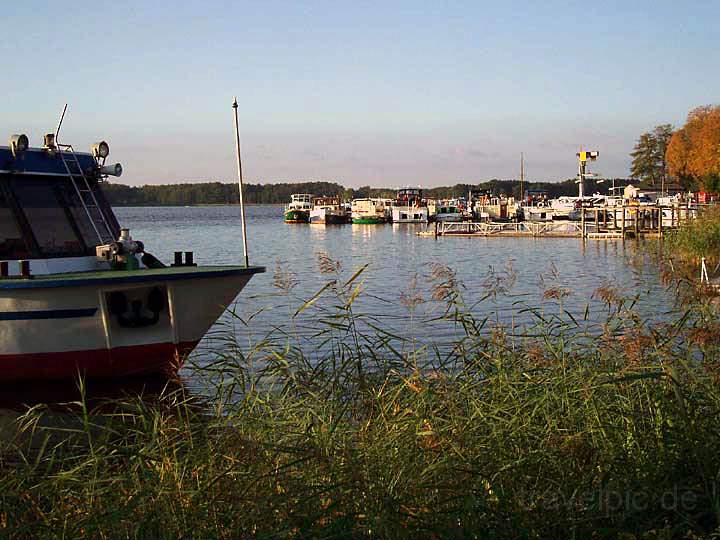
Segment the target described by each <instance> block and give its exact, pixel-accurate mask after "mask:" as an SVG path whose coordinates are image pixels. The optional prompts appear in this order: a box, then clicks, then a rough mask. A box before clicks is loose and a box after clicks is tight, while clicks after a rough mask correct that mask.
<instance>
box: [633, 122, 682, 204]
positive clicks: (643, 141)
mask: <svg viewBox="0 0 720 540" xmlns="http://www.w3.org/2000/svg"><path fill="white" fill-rule="evenodd" d="M672 134H673V127H672V126H671V125H670V124H662V125H659V126H656V127H655V129H653V131H651V132H646V133H643V134H642V135H640V138H639V139H638V141H637V143H636V144H635V148H634V150H633V151H632V152H631V153H630V156H631V157H632V158H633V159H632V165H631V167H630V175H631V176H632V177H633V178H638V179H640V180H641V181H643V182H645V183H647V184H650V185H652V186H657V185H658V184H660V185H661V188H662V190H663V191H664V190H665V183H666V181H667V163H666V161H665V153H666V150H667V146H668V143H669V141H670V138H671V137H672Z"/></svg>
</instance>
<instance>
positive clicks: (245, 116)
mask: <svg viewBox="0 0 720 540" xmlns="http://www.w3.org/2000/svg"><path fill="white" fill-rule="evenodd" d="M0 20H1V21H2V28H3V38H2V40H0V58H2V59H3V68H2V71H0V89H1V90H0V96H1V97H2V98H3V105H2V106H1V107H0V144H5V143H4V138H5V137H9V136H10V135H11V134H12V133H26V134H27V135H28V136H29V137H30V142H31V145H32V146H40V145H41V142H42V135H43V133H48V132H52V131H54V129H55V124H56V123H57V120H58V118H59V115H60V112H61V110H62V107H63V105H64V104H65V103H68V104H69V107H68V114H67V117H66V120H65V122H64V124H63V128H62V132H61V137H60V138H61V141H62V142H65V143H71V144H73V145H74V146H75V148H76V149H87V148H89V146H90V144H91V143H92V142H94V141H97V140H106V141H108V143H109V144H110V149H111V155H110V158H111V160H116V161H119V162H121V163H122V164H123V167H124V171H125V172H124V174H123V177H122V179H121V180H120V181H122V182H123V183H128V184H132V185H140V184H148V183H153V184H158V183H172V182H186V181H192V182H195V181H207V180H228V181H229V180H233V179H234V178H235V161H234V160H235V158H234V152H235V147H234V134H233V120H232V109H231V102H232V98H233V96H234V95H237V98H238V102H239V109H238V111H239V115H240V129H241V141H242V157H243V171H244V176H245V181H246V182H252V183H257V182H262V183H270V182H284V181H301V180H311V179H312V180H328V181H337V182H340V183H342V184H344V185H346V186H350V187H359V186H363V185H372V186H404V185H422V186H424V187H433V186H438V185H450V184H454V183H457V182H476V181H481V180H484V179H491V178H502V179H507V178H516V177H518V175H519V161H520V152H523V153H524V155H525V165H526V178H527V179H529V180H563V179H566V178H570V177H572V176H574V174H575V172H576V158H575V152H577V150H578V149H579V148H580V147H581V146H582V147H583V148H584V149H595V150H598V151H599V152H600V158H599V160H598V161H597V162H596V163H595V164H594V170H596V171H597V172H599V173H600V174H602V175H604V176H607V177H626V176H628V174H629V163H630V158H629V155H628V154H629V152H630V151H631V150H632V147H633V144H634V142H635V141H636V139H637V138H638V136H639V135H640V134H641V133H642V132H644V131H647V130H650V129H652V128H653V127H654V126H655V125H658V124H662V123H671V124H673V125H675V126H681V125H682V124H683V122H684V120H685V118H686V116H687V113H688V111H690V110H691V109H692V108H694V107H696V106H699V105H705V104H711V103H718V102H720V96H719V95H718V91H719V90H718V89H720V69H718V66H720V39H718V35H719V34H720V30H719V28H720V2H719V1H717V0H713V1H697V2H693V1H684V2H677V1H664V0H654V1H630V2H629V1H627V0H625V1H618V2H555V1H546V2H497V1H492V2H483V1H479V0H475V1H457V2H442V1H434V2H424V1H420V0H413V1H407V2H405V1H402V2H393V1H382V2H363V1H353V2H344V1H327V2H319V1H318V2H315V1H312V2H311V1H305V2H299V1H295V2H280V1H275V0H264V1H252V2H249V1H234V2H230V1H227V2H221V1H216V0H205V1H202V2H200V1H192V2H184V1H180V0H174V1H169V0H155V1H153V2H148V1H142V2H135V1H132V0H130V1H123V2H118V1H111V2H103V1H101V0H94V1H92V2H86V1H81V0H73V1H72V2H56V1H52V2H51V1H45V0H42V1H41V0H26V1H24V2H5V3H3V6H2V9H1V10H0Z"/></svg>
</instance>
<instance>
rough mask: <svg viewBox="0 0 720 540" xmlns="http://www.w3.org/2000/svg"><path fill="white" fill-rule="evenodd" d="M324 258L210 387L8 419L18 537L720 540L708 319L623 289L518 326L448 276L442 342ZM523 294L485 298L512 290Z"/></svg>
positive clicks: (419, 315)
mask: <svg viewBox="0 0 720 540" xmlns="http://www.w3.org/2000/svg"><path fill="white" fill-rule="evenodd" d="M324 264H325V267H326V269H327V272H326V273H327V276H326V279H327V280H328V281H327V285H326V286H325V287H322V288H320V292H319V293H318V294H316V295H313V296H311V297H310V299H309V300H308V299H303V298H299V299H297V301H295V300H292V299H291V300H290V301H291V302H294V306H289V309H288V318H292V319H293V321H294V326H292V328H293V330H288V331H282V332H281V331H279V330H278V331H270V332H269V333H268V335H267V336H265V337H264V338H263V339H262V340H261V341H259V342H258V343H255V344H252V345H247V346H240V345H239V344H238V343H236V342H235V341H234V339H233V338H232V336H228V337H227V341H226V342H224V343H222V345H218V347H219V349H218V350H217V351H216V352H217V354H218V358H221V360H218V361H217V362H210V363H207V362H205V363H203V364H202V365H197V366H194V367H193V371H194V372H193V380H194V381H203V382H205V384H206V387H205V388H203V389H202V391H197V390H196V391H195V392H194V393H192V394H191V393H189V392H188V391H187V390H186V388H185V387H184V386H183V385H182V384H167V385H165V386H163V387H161V388H159V389H158V388H155V389H152V390H147V389H144V390H143V391H141V392H127V393H125V394H123V395H121V396H119V397H118V396H114V397H112V398H103V399H99V400H98V399H96V398H93V396H91V395H90V393H91V392H89V391H86V389H85V388H84V387H82V390H83V391H82V392H80V393H79V397H78V399H77V403H68V404H67V405H65V406H64V407H62V408H58V407H57V406H54V407H47V406H43V405H38V406H35V407H32V408H29V409H26V410H25V412H24V413H23V414H21V415H19V416H18V417H17V418H16V420H15V421H14V423H12V424H4V425H5V427H4V428H3V431H4V432H5V435H7V436H4V437H3V439H2V440H3V442H2V446H1V447H0V467H1V469H2V470H1V474H0V536H4V537H8V538H228V539H230V538H292V539H295V538H313V539H314V538H433V539H434V538H498V539H505V538H507V539H511V538H512V539H515V538H609V539H610V538H611V539H629V538H637V539H640V538H652V539H655V538H657V539H660V538H663V539H664V538H701V537H708V538H709V537H711V535H712V534H713V533H714V532H716V530H717V526H718V512H719V510H720V491H718V475H719V474H720V452H718V448H720V444H719V443H720V436H719V435H720V428H718V418H720V391H719V390H720V387H719V386H718V381H719V380H720V379H719V378H720V363H719V362H718V360H719V358H718V346H719V345H720V338H718V333H716V332H713V331H709V330H708V329H713V328H717V326H716V325H717V324H718V322H717V320H716V314H715V312H714V310H713V309H712V308H711V307H709V306H707V305H697V304H695V305H692V306H687V307H686V309H685V310H683V311H682V313H679V314H678V315H677V317H676V318H674V319H672V320H667V321H666V322H662V323H658V322H657V321H654V322H652V323H649V322H645V321H643V320H642V319H641V318H640V317H639V316H638V315H637V313H636V312H635V311H633V307H634V302H633V301H631V300H629V299H627V298H624V297H622V295H620V293H619V292H617V291H616V290H614V289H613V290H612V291H611V289H610V287H609V286H607V285H606V286H604V288H603V289H602V290H600V289H599V290H598V292H597V297H598V298H600V299H601V302H600V304H601V305H602V306H604V308H603V309H601V310H600V311H601V312H602V316H600V317H596V318H595V319H593V318H592V317H591V316H590V315H589V314H588V311H587V310H586V311H585V313H584V315H583V314H582V313H580V314H578V313H575V315H574V316H573V315H571V314H570V313H569V312H567V311H566V310H565V309H561V303H562V302H563V298H564V296H563V295H553V294H546V295H544V296H543V298H544V300H543V302H544V304H543V306H542V309H539V308H538V307H537V306H532V307H529V306H524V305H522V299H518V301H517V302H516V303H515V304H513V305H515V306H516V307H515V308H514V309H516V310H517V313H518V314H521V313H522V314H524V315H529V316H530V317H531V318H532V320H533V321H535V322H533V323H531V324H527V325H524V326H523V327H522V328H521V327H519V326H516V325H515V323H514V322H513V324H512V327H509V326H507V325H501V324H499V323H498V320H495V322H492V321H488V320H487V319H483V320H476V319H475V318H474V317H473V314H472V311H471V310H470V309H468V308H467V306H466V304H465V303H464V300H463V297H464V296H465V294H466V291H464V289H463V287H462V284H461V283H460V282H459V281H458V280H457V278H456V277H455V274H454V273H453V272H452V271H450V270H449V269H446V268H440V267H433V268H432V270H431V273H430V275H429V276H427V277H426V278H423V277H422V276H420V277H419V278H418V283H420V285H418V283H415V285H414V286H415V288H414V289H413V291H411V293H412V294H410V293H408V294H406V295H405V296H406V297H412V298H413V299H414V300H413V302H412V304H411V305H409V306H405V307H406V309H408V310H412V311H413V318H414V321H413V323H412V326H413V327H414V328H419V329H422V327H423V325H433V324H446V325H448V326H449V327H452V328H454V329H456V338H455V339H454V340H452V342H449V343H448V342H443V343H439V342H437V343H433V342H429V343H428V342H423V341H422V340H421V339H419V336H415V335H413V334H407V333H404V330H403V328H404V327H402V325H401V324H400V323H398V321H397V320H395V319H393V320H384V319H382V318H380V317H376V316H373V315H372V314H368V313H366V312H365V311H363V310H364V309H365V308H364V305H365V304H363V298H362V292H360V289H359V288H358V284H359V283H361V281H360V279H358V278H359V275H360V274H354V275H353V274H352V273H351V272H350V273H349V275H350V278H347V277H343V275H341V274H342V271H341V270H340V268H339V267H336V266H333V265H332V264H330V263H329V262H328V261H327V260H325V261H324ZM363 270H365V269H364V268H363ZM370 271H371V270H366V271H365V272H366V273H367V272H370ZM363 276H365V274H363ZM492 276H496V274H492V275H491V276H490V277H492ZM423 279H424V281H423ZM490 281H492V280H490ZM496 281H497V280H496ZM506 281H507V283H505V282H504V285H503V287H501V289H502V290H498V291H495V292H494V293H493V294H488V295H487V297H488V298H487V299H486V300H485V301H491V300H492V297H493V296H495V295H507V294H512V292H511V289H512V286H511V285H512V284H511V283H510V281H509V280H506ZM423 284H425V285H427V288H428V290H427V291H423V290H421V289H422V286H424V285H423ZM421 285H422V286H421ZM286 289H287V288H286ZM548 290H550V289H548ZM608 291H611V292H612V293H613V294H610V292H608ZM285 293H287V290H285ZM297 306H300V308H298V307H297ZM293 314H294V316H293ZM304 316H306V317H308V319H309V320H311V328H312V335H311V337H310V338H308V337H307V334H306V333H305V332H303V329H302V325H303V324H310V323H307V322H306V323H303V321H302V320H301V319H303V317H304ZM407 318H409V315H408V317H407ZM407 318H406V319H407ZM513 321H514V319H513ZM217 343H221V342H217ZM88 390H92V388H91V385H89V386H88Z"/></svg>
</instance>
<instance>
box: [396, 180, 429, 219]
mask: <svg viewBox="0 0 720 540" xmlns="http://www.w3.org/2000/svg"><path fill="white" fill-rule="evenodd" d="M428 215H429V214H428V208H427V206H426V204H425V202H424V201H423V199H422V190H421V189H419V188H404V189H400V190H398V192H397V198H396V199H395V201H394V203H393V207H392V221H393V223H427V222H428Z"/></svg>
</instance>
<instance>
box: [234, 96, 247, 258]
mask: <svg viewBox="0 0 720 540" xmlns="http://www.w3.org/2000/svg"><path fill="white" fill-rule="evenodd" d="M232 108H233V111H234V113H235V114H234V117H235V149H236V150H237V175H238V188H239V189H240V222H241V223H242V237H243V255H244V257H245V267H248V266H250V264H249V262H248V250H247V231H246V229H245V205H244V204H243V177H242V162H241V160H240V128H239V127H238V112H237V109H238V102H237V97H235V98H233V103H232Z"/></svg>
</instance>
